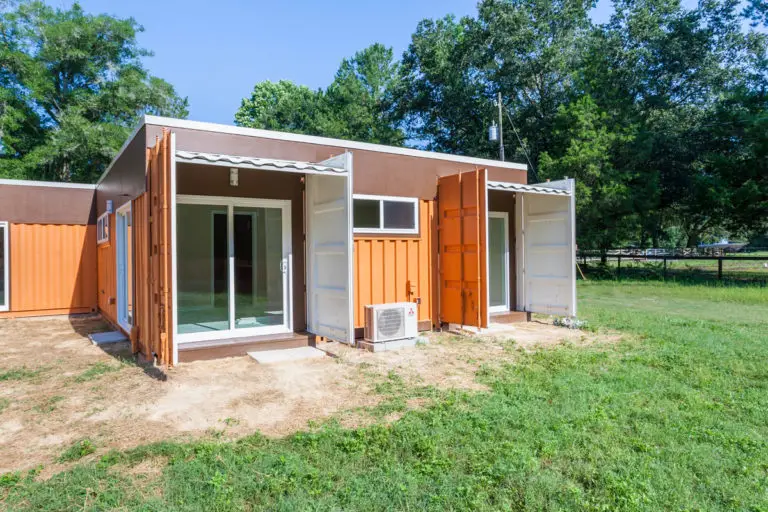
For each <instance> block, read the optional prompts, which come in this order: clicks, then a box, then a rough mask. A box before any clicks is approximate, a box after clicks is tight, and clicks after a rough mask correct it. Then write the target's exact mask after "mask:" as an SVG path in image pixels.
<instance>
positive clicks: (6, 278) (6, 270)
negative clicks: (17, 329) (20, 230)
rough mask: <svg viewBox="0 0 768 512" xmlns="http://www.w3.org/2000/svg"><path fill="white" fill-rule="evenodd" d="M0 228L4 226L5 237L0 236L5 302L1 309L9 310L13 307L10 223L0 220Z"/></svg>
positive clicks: (0, 306)
mask: <svg viewBox="0 0 768 512" xmlns="http://www.w3.org/2000/svg"><path fill="white" fill-rule="evenodd" d="M0 228H3V237H2V238H0V244H3V283H4V286H3V298H4V300H3V303H2V304H0V311H8V310H10V309H11V274H10V270H11V265H10V264H9V262H10V260H11V253H10V252H9V247H8V239H9V237H10V235H9V233H8V230H9V229H10V224H8V222H6V221H1V222H0Z"/></svg>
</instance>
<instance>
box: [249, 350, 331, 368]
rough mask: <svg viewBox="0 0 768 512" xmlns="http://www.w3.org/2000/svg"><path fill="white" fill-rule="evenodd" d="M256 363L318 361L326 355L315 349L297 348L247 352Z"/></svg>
mask: <svg viewBox="0 0 768 512" xmlns="http://www.w3.org/2000/svg"><path fill="white" fill-rule="evenodd" d="M248 355H249V356H251V357H252V358H253V359H254V360H255V361H256V362H257V363H260V364H273V363H285V362H290V361H302V360H305V359H320V358H323V357H325V356H326V355H327V354H326V353H325V352H323V351H322V350H318V349H316V348H315V347H297V348H284V349H279V350H262V351H259V352H248Z"/></svg>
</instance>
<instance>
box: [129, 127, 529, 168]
mask: <svg viewBox="0 0 768 512" xmlns="http://www.w3.org/2000/svg"><path fill="white" fill-rule="evenodd" d="M141 124H142V125H143V124H152V125H157V126H166V127H168V128H184V129H187V130H201V131H208V132H217V133H227V134H231V135H245V136H248V137H261V138H264V139H276V140H285V141H292V142H304V143H307V144H322V145H325V146H339V147H341V148H345V149H360V150H365V151H376V152H379V153H391V154H395V155H406V156H415V157H418V158H434V159H436V160H447V161H450V162H459V163H465V164H473V165H478V166H490V167H502V168H506V169H515V170H518V171H526V170H528V166H527V165H525V164H519V163H515V162H502V161H499V160H490V159H487V158H475V157H470V156H462V155H449V154H447V153H436V152H433V151H423V150H420V149H411V148H401V147H396V146H385V145H383V144H371V143H369V142H356V141H351V140H343V139H332V138H329V137H317V136H315V135H302V134H298V133H287V132H277V131H272V130H260V129H257V128H245V127H242V126H231V125H226V124H216V123H204V122H201V121H188V120H186V119H174V118H172V117H159V116H149V115H146V116H144V117H143V119H142V121H141ZM137 131H138V130H137ZM118 156H119V154H118Z"/></svg>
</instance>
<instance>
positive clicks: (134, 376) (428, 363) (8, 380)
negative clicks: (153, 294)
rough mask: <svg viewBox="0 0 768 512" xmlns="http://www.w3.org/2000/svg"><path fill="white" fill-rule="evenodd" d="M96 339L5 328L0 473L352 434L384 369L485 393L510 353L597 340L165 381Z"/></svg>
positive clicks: (540, 335) (347, 354) (537, 341)
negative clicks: (326, 428) (85, 443)
mask: <svg viewBox="0 0 768 512" xmlns="http://www.w3.org/2000/svg"><path fill="white" fill-rule="evenodd" d="M103 330H107V326H106V325H105V324H104V323H103V322H102V321H101V320H100V319H99V318H98V317H78V318H68V319H67V318H44V319H14V320H0V354H2V356H0V474H2V473H4V472H7V471H14V470H20V469H28V468H32V467H36V466H39V465H43V466H44V467H45V469H44V473H48V474H52V473H54V472H56V471H58V470H59V469H61V468H62V467H63V466H62V465H60V464H59V463H57V462H56V460H57V458H58V457H59V456H60V455H61V454H62V452H63V451H64V450H66V449H67V448H68V447H70V446H72V444H73V443H75V442H77V441H79V440H82V439H88V440H89V441H91V443H92V444H93V446H95V448H96V451H95V454H94V455H92V457H96V456H99V455H100V454H103V453H105V452H107V451H109V450H110V449H125V448H130V447H134V446H138V445H141V444H146V443H150V442H155V441H161V440H184V439H192V438H196V437H205V436H213V437H217V438H221V437H226V438H236V437H239V436H242V435H246V434H249V433H252V432H254V431H260V432H261V433H263V434H264V435H267V436H282V435H285V434H289V433H291V432H294V431H297V430H300V429H304V428H307V426H308V423H309V422H311V421H322V420H324V419H327V418H329V417H335V418H338V419H339V421H341V422H342V424H344V425H350V426H352V425H359V424H363V423H365V422H366V421H370V417H368V418H367V417H366V414H365V411H366V409H367V408H370V407H373V406H375V405H376V404H377V403H379V401H380V400H382V395H381V394H380V393H377V392H376V391H375V385H376V383H377V382H380V381H381V379H385V378H386V376H387V375H391V373H390V372H396V373H397V374H398V376H399V377H401V378H402V379H403V380H404V381H405V382H409V383H418V384H420V385H434V386H435V387H438V388H441V389H444V388H451V387H453V388H464V389H472V390H474V389H481V388H482V386H480V385H479V384H478V383H477V382H476V381H475V372H476V371H477V369H478V368H479V367H480V366H481V365H483V364H489V363H490V364H498V363H499V362H500V361H504V360H510V359H512V358H513V357H514V351H510V350H506V348H508V347H510V346H514V347H516V348H523V349H535V348H536V347H538V346H544V345H552V344H557V343H561V342H563V341H569V342H571V343H576V344H582V343H583V344H588V343H592V342H594V341H596V340H597V337H596V336H595V335H592V334H588V333H584V332H580V331H569V330H567V329H563V328H558V327H553V326H551V325H546V324H544V323H541V322H530V323H527V324H515V325H514V326H513V327H511V328H510V329H509V330H506V331H504V332H494V333H492V334H491V335H489V336H484V337H479V338H478V337H475V338H469V337H461V336H456V335H453V334H450V333H442V334H432V335H429V337H428V340H429V343H427V344H425V345H420V346H417V347H414V348H410V349H402V350H398V351H389V352H379V353H375V354H373V353H369V352H364V351H362V350H358V349H353V348H350V347H347V346H345V345H339V344H336V343H328V344H323V345H321V346H320V348H321V349H323V350H325V351H326V352H328V354H329V357H326V358H322V359H314V360H307V361H299V362H291V363H281V364H273V365H260V364H258V363H257V362H255V361H253V360H252V359H251V358H249V357H236V358H228V359H220V360H214V361H199V362H194V363H187V364H182V365H179V366H177V367H175V368H172V369H170V370H168V371H167V372H162V371H160V370H159V369H157V368H151V367H150V368H145V367H141V366H137V365H136V363H135V362H134V359H133V357H132V356H131V355H130V347H129V345H128V344H127V343H121V344H116V345H113V346H112V347H111V348H109V349H102V348H99V347H97V346H94V345H92V344H91V343H90V341H89V340H88V338H87V337H86V336H87V334H88V333H91V332H96V331H103ZM417 405H418V404H417Z"/></svg>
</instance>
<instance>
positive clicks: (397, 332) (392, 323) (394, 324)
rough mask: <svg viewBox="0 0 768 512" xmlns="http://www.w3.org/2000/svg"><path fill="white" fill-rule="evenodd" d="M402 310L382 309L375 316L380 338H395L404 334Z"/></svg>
mask: <svg viewBox="0 0 768 512" xmlns="http://www.w3.org/2000/svg"><path fill="white" fill-rule="evenodd" d="M403 313H404V311H403V308H392V309H383V310H381V311H378V314H377V316H376V328H377V330H378V335H379V336H380V337H381V338H384V339H389V338H397V337H402V336H403V335H404V334H405V318H404V315H403Z"/></svg>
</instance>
